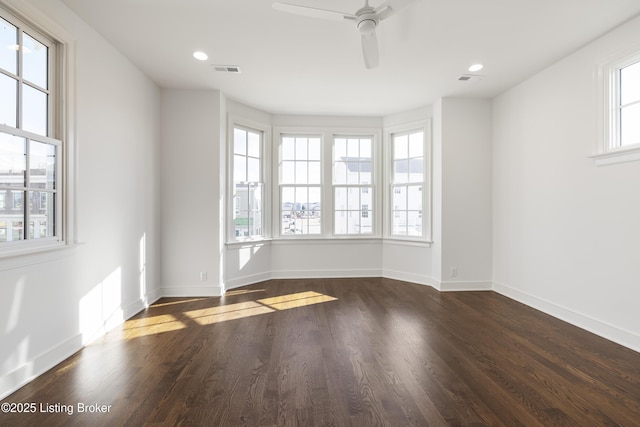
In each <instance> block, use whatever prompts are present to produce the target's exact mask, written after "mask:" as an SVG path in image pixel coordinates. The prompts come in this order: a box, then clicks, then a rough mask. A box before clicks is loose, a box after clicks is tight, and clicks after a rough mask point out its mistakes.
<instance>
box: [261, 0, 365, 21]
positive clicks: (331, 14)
mask: <svg viewBox="0 0 640 427" xmlns="http://www.w3.org/2000/svg"><path fill="white" fill-rule="evenodd" d="M271 7H272V8H273V9H275V10H279V11H281V12H287V13H293V14H295V15H302V16H309V17H312V18H321V19H329V20H332V21H343V20H345V19H355V18H356V17H355V15H352V14H350V13H344V12H337V11H335V10H326V9H318V8H316V7H309V6H300V5H297V4H290V3H282V2H275V3H273V4H272V5H271Z"/></svg>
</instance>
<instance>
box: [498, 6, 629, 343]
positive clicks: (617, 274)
mask: <svg viewBox="0 0 640 427" xmlns="http://www.w3.org/2000/svg"><path fill="white" fill-rule="evenodd" d="M633 45H635V46H636V47H637V48H638V49H640V18H636V19H634V20H632V21H630V22H628V23H626V24H625V25H623V26H622V27H620V28H618V29H616V30H614V31H613V32H611V33H610V34H608V35H606V36H605V37H603V38H601V39H599V40H597V41H595V42H593V43H591V44H589V45H588V46H586V47H585V48H583V49H581V50H579V51H578V52H576V53H574V54H572V55H570V56H569V57H567V58H566V59H564V60H562V61H560V62H558V63H557V64H555V65H553V66H551V67H549V68H548V69H546V70H544V71H542V72H540V73H538V74H537V75H535V76H534V77H532V78H530V79H529V80H527V81H526V82H524V83H522V84H520V85H519V86H517V87H515V88H513V89H511V90H509V91H507V92H506V93H504V94H503V95H501V96H499V97H498V98H496V99H495V101H494V120H493V123H494V146H493V150H494V152H493V163H494V168H493V170H494V176H493V194H494V203H493V212H494V214H493V229H494V235H493V238H494V250H493V277H494V282H495V283H494V287H495V289H496V290H498V291H499V292H502V293H504V294H506V295H508V296H511V297H513V298H515V299H518V300H520V301H523V302H525V303H527V304H529V305H532V306H534V307H537V308H539V309H542V310H543V311H547V312H549V313H551V314H553V315H555V316H557V317H560V318H562V319H565V320H567V321H569V322H572V323H574V324H577V325H579V326H582V327H583V328H585V329H588V330H591V331H593V332H595V333H598V334H600V335H603V336H605V337H608V338H610V339H612V340H614V341H618V342H620V343H622V344H624V345H627V346H629V347H631V348H634V349H636V350H640V309H638V302H639V301H640V245H639V244H638V242H640V220H639V218H640V190H639V188H638V183H640V162H632V163H623V164H616V165H609V166H600V167H598V166H595V165H594V162H593V161H592V159H589V158H588V156H589V155H591V154H593V149H594V145H595V138H596V125H595V124H596V111H597V99H596V82H595V80H594V76H595V68H596V65H597V64H598V62H600V61H601V60H603V59H606V58H608V57H610V55H611V54H612V53H615V52H617V51H624V50H625V49H628V48H629V46H633Z"/></svg>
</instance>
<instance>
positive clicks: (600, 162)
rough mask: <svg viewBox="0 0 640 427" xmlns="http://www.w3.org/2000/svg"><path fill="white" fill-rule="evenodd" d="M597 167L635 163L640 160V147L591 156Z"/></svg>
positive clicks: (635, 146)
mask: <svg viewBox="0 0 640 427" xmlns="http://www.w3.org/2000/svg"><path fill="white" fill-rule="evenodd" d="M590 157H591V158H592V159H593V161H594V162H595V164H596V166H605V165H613V164H616V163H626V162H634V161H638V160H640V145H634V146H632V147H629V148H618V149H616V150H610V151H606V152H604V153H599V154H594V155H593V156H590Z"/></svg>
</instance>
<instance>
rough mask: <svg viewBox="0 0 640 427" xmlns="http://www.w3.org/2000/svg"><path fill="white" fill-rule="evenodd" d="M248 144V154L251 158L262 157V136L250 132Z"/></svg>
mask: <svg viewBox="0 0 640 427" xmlns="http://www.w3.org/2000/svg"><path fill="white" fill-rule="evenodd" d="M247 143H248V144H247V145H248V151H247V154H249V155H250V156H251V157H260V134H257V133H255V132H249V133H248V141H247Z"/></svg>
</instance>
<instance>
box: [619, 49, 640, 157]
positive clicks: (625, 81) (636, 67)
mask: <svg viewBox="0 0 640 427" xmlns="http://www.w3.org/2000/svg"><path fill="white" fill-rule="evenodd" d="M618 72H619V86H620V96H619V98H620V101H619V104H618V121H619V128H620V129H619V134H620V137H619V138H620V139H619V141H620V146H621V147H628V146H632V145H640V61H638V62H635V63H633V64H631V65H627V66H625V67H622V68H620V70H619V71H618Z"/></svg>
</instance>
